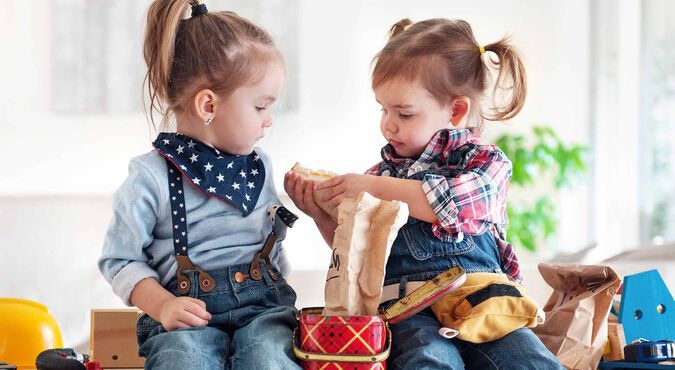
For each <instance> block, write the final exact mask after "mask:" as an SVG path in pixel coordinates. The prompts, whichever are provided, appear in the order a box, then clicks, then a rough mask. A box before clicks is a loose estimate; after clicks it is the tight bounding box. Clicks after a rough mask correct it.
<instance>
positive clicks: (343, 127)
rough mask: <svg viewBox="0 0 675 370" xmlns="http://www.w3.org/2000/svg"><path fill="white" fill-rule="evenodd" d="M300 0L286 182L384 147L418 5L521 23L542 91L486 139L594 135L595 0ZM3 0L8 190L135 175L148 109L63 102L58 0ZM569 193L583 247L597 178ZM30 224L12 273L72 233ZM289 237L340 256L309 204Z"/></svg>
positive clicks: (294, 254)
mask: <svg viewBox="0 0 675 370" xmlns="http://www.w3.org/2000/svg"><path fill="white" fill-rule="evenodd" d="M299 1H300V13H301V18H300V19H301V24H300V30H301V32H300V38H301V39H300V55H299V57H298V60H299V61H300V70H301V75H300V109H299V110H298V111H297V112H293V113H287V114H284V115H281V116H279V117H278V118H277V120H276V122H275V124H274V126H273V127H272V128H271V129H270V131H269V133H268V135H267V137H266V138H265V139H263V141H262V142H261V144H260V145H261V146H262V147H263V148H265V149H266V150H267V151H268V152H269V153H271V154H272V158H273V161H274V166H275V174H274V175H275V180H276V183H277V184H278V185H277V186H278V190H279V191H280V192H282V191H283V188H282V186H281V182H282V178H283V174H284V172H285V171H286V170H287V169H289V168H290V167H291V166H292V165H293V163H294V162H295V161H301V162H302V163H303V164H304V165H306V166H309V167H318V168H326V169H331V170H333V171H337V172H347V171H352V172H362V171H363V170H364V169H366V168H367V167H369V166H370V165H372V164H374V163H375V162H377V161H378V159H379V149H380V147H381V146H382V145H383V144H384V141H383V139H382V138H381V137H380V134H379V131H378V119H379V107H378V106H377V105H376V103H375V101H374V98H373V94H372V91H371V89H370V81H369V66H370V61H371V58H372V57H373V55H374V54H375V53H376V52H377V51H378V50H379V48H381V47H382V46H383V45H384V43H385V36H386V33H387V31H388V29H389V27H390V26H391V24H393V23H394V22H396V21H398V20H399V19H401V18H404V17H410V18H412V19H413V20H421V19H425V18H430V17H448V18H463V19H465V20H467V21H469V23H471V25H472V26H473V28H474V32H475V34H476V38H477V39H478V40H479V42H481V43H483V44H486V43H489V42H492V41H495V40H496V39H498V38H499V37H501V36H502V35H504V34H507V33H510V34H512V35H513V41H514V43H515V44H516V45H517V46H518V47H519V48H520V49H521V51H522V52H523V54H524V55H525V57H526V60H527V69H528V75H529V97H528V102H527V105H526V107H525V109H524V110H523V112H522V113H521V114H520V115H519V116H518V117H517V118H516V119H515V120H513V122H512V123H511V124H510V127H508V128H506V127H502V126H499V125H496V124H493V125H490V126H488V128H487V130H486V134H485V136H486V139H490V138H494V137H495V136H496V135H498V134H499V133H500V132H503V131H504V130H515V131H524V130H525V129H526V128H527V127H529V126H531V125H534V124H549V125H551V126H552V127H554V128H555V129H556V130H557V131H558V133H559V134H560V135H561V136H562V137H563V138H564V139H566V140H569V141H573V142H577V143H582V144H589V139H588V136H589V122H588V116H589V115H588V90H589V89H588V86H589V79H590V74H589V65H590V62H589V49H590V47H589V24H588V23H589V1H588V0H574V1H562V0H560V1H544V2H542V1H538V0H527V1H520V0H510V1H498V0H494V1H472V2H467V1H448V0H438V1H416V2H412V3H411V2H410V1H403V0H394V1H384V0H378V1H367V2H364V1H358V0H347V1H339V2H335V1H313V0H299ZM2 5H3V6H2V7H0V55H1V57H0V81H2V82H0V142H1V143H0V165H1V168H2V169H3V170H4V175H3V177H2V180H0V199H2V198H1V197H2V196H10V197H21V196H34V195H72V196H76V197H84V198H86V197H88V196H93V197H107V196H109V195H110V194H111V193H112V192H113V191H114V190H115V188H116V187H117V186H118V185H119V184H120V183H121V181H122V180H123V179H124V177H125V175H126V166H127V163H128V160H129V158H130V157H132V156H134V155H137V154H139V153H142V152H144V151H147V150H149V148H150V145H149V143H150V141H151V140H152V138H153V135H154V134H151V133H150V132H149V130H148V125H147V123H146V121H145V118H144V116H143V115H142V114H140V113H139V114H136V115H124V116H103V115H81V116H68V115H56V114H53V113H51V112H50V111H49V102H50V96H49V91H50V89H49V83H50V78H49V74H50V67H49V66H50V64H49V63H50V55H51V54H50V48H53V47H58V45H51V44H50V40H51V39H50V35H49V29H50V28H49V22H50V19H49V1H48V0H33V1H30V2H28V1H13V2H3V4H2ZM243 15H244V16H245V15H246V14H243ZM139 53H140V50H139ZM139 95H140V94H139ZM97 199H98V198H97ZM558 204H559V212H560V217H561V220H562V222H561V228H560V234H561V237H560V240H559V245H561V246H564V247H567V248H570V249H576V248H579V247H581V246H583V245H585V244H587V243H589V242H590V238H591V236H590V235H591V234H590V231H589V227H588V224H589V222H588V221H589V212H588V206H587V205H588V204H589V203H588V196H587V189H586V188H584V187H581V188H580V189H579V190H577V191H575V192H574V193H564V194H562V195H561V197H560V199H559V200H558ZM101 214H104V215H105V212H101ZM13 217H14V216H13V215H12V214H0V222H1V223H8V221H11V220H13ZM73 222H78V223H79V224H78V227H79V228H81V229H83V230H86V229H88V227H89V222H88V221H87V218H86V217H77V218H74V221H73ZM16 227H17V228H23V230H18V231H17V232H14V233H12V235H13V237H12V239H14V238H15V237H16V238H18V239H16V240H11V243H13V244H14V245H16V246H20V248H19V251H14V252H13V253H12V255H11V258H13V260H12V261H11V262H12V264H10V267H9V270H7V268H3V269H2V270H0V279H1V280H6V279H7V277H8V276H10V275H11V274H12V273H13V272H15V271H18V270H20V269H21V268H22V264H24V263H26V261H27V260H28V257H30V256H33V257H34V258H33V259H32V263H36V264H38V265H39V264H42V263H44V264H47V263H48V261H47V260H46V259H45V258H43V257H41V256H49V255H51V254H52V253H53V251H55V250H57V249H58V247H59V246H58V243H65V242H66V241H63V240H61V241H56V240H51V239H50V238H49V236H50V235H51V234H53V233H54V230H53V229H50V227H53V225H35V224H31V223H30V222H28V223H25V224H23V223H22V224H16ZM22 234H32V235H43V237H42V238H41V239H40V240H42V241H43V242H41V243H36V242H34V241H33V239H26V240H23V239H21V237H20V236H21V235H22ZM102 238H103V235H102V234H101V235H100V239H101V240H102ZM0 240H1V238H0ZM87 240H89V242H88V243H89V244H88V245H87V246H86V248H91V249H93V250H97V249H98V248H100V245H101V243H100V240H99V241H92V240H91V238H89V239H87ZM9 244H10V243H8V244H4V243H3V245H2V246H0V251H1V252H0V253H2V257H0V259H5V258H6V256H7V255H8V254H6V250H7V248H10V247H11V246H10V245H9ZM287 247H288V251H289V254H290V259H291V261H292V264H293V266H294V267H295V268H296V269H298V270H311V269H324V268H325V266H326V264H327V262H328V259H329V253H328V252H329V251H328V248H326V247H325V246H324V244H323V242H322V240H321V238H320V236H319V234H318V232H316V230H314V227H313V225H312V223H311V220H309V219H307V218H301V220H300V221H299V222H298V223H297V224H296V227H295V228H294V229H293V230H292V232H290V233H289V237H288V241H287ZM90 251H91V250H89V252H90ZM87 255H88V256H89V257H90V260H89V261H83V266H84V265H86V266H92V265H93V263H94V262H95V259H94V257H91V256H92V254H91V253H88V254H87ZM94 255H95V253H94ZM92 267H93V266H92ZM57 273H58V272H57ZM88 273H89V272H88ZM87 276H88V275H87ZM81 283H82V284H83V285H86V284H87V282H86V281H84V280H83V281H82V282H81ZM30 286H31V287H37V286H39V285H36V284H31V285H30ZM3 295H5V296H6V295H15V296H36V295H35V294H32V293H29V292H25V291H23V290H22V287H21V286H13V287H9V288H8V287H2V290H0V296H3ZM37 296H40V295H37ZM105 302H108V300H107V298H106V300H105ZM70 335H71V336H70V337H69V338H70V339H71V342H72V341H75V339H73V338H76V335H75V334H70Z"/></svg>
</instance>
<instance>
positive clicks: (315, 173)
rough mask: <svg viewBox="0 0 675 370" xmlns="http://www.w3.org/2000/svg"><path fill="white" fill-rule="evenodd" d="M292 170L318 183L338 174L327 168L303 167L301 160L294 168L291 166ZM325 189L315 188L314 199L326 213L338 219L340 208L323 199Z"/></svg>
mask: <svg viewBox="0 0 675 370" xmlns="http://www.w3.org/2000/svg"><path fill="white" fill-rule="evenodd" d="M291 171H293V172H295V173H297V174H299V175H302V177H304V178H305V179H307V180H312V181H314V182H316V183H319V182H324V181H326V180H328V179H330V178H331V177H333V176H337V175H338V174H337V173H335V172H330V171H325V170H312V169H309V168H305V167H303V166H302V165H301V164H300V162H296V163H295V165H294V166H293V168H291ZM324 191H325V190H318V191H317V190H315V191H314V201H315V202H316V204H317V205H318V206H319V207H321V209H323V210H324V211H325V212H326V213H328V214H329V215H330V216H331V217H333V218H334V219H335V220H337V216H338V210H337V208H333V207H330V206H329V205H328V204H327V203H325V202H322V201H321V196H320V194H321V193H322V192H324Z"/></svg>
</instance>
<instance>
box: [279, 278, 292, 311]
mask: <svg viewBox="0 0 675 370" xmlns="http://www.w3.org/2000/svg"><path fill="white" fill-rule="evenodd" d="M274 286H275V288H276V291H277V302H278V303H279V305H280V306H295V300H296V299H297V295H296V294H295V290H293V288H292V287H291V286H290V285H288V283H286V280H283V279H282V280H278V281H276V282H275V283H274Z"/></svg>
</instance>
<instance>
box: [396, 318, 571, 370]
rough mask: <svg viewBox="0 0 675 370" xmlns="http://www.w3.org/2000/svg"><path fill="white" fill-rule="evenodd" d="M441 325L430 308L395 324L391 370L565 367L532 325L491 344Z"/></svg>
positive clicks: (541, 369)
mask: <svg viewBox="0 0 675 370" xmlns="http://www.w3.org/2000/svg"><path fill="white" fill-rule="evenodd" d="M440 327H441V324H440V323H439V322H438V320H436V317H435V316H434V314H433V312H431V310H430V309H426V310H424V311H422V312H420V313H418V314H417V315H415V316H413V317H411V318H409V319H407V320H404V321H401V322H400V323H398V324H396V325H392V326H391V332H392V337H393V338H394V341H393V343H392V351H391V355H390V356H389V359H388V360H387V368H388V369H393V370H397V369H415V370H422V369H465V368H466V369H479V370H492V369H500V370H505V369H514V370H516V369H517V370H524V369H532V370H548V369H560V370H564V369H565V368H564V367H563V366H562V365H560V363H559V362H558V360H557V359H556V358H555V356H553V354H552V353H551V352H549V350H548V349H546V347H545V346H544V344H543V343H542V342H541V341H540V340H539V338H537V336H536V335H534V333H533V332H532V331H531V330H530V329H528V328H520V329H518V330H515V331H513V332H511V333H510V334H508V335H506V336H504V337H502V338H500V339H497V340H495V341H492V342H488V343H481V344H476V343H470V342H466V341H463V340H460V339H457V338H454V339H446V338H444V337H441V336H440V335H439V334H438V329H439V328H440Z"/></svg>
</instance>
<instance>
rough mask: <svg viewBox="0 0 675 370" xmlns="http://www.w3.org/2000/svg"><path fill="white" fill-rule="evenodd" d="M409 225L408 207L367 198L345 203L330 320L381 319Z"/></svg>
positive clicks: (332, 273)
mask: <svg viewBox="0 0 675 370" xmlns="http://www.w3.org/2000/svg"><path fill="white" fill-rule="evenodd" d="M407 219H408V208H407V206H406V204H405V203H401V202H397V201H384V200H380V199H377V198H375V197H373V196H372V195H370V194H368V193H366V192H362V193H361V194H359V195H358V196H357V197H356V198H345V199H344V200H343V201H342V202H341V203H340V206H339V207H338V227H337V229H336V230H335V237H334V239H333V255H332V258H331V264H330V268H329V270H328V276H327V278H326V290H325V295H326V306H325V308H324V311H323V314H324V315H327V316H334V315H336V316H354V315H359V316H361V315H377V313H378V306H379V304H380V296H381V295H382V282H383V281H384V269H385V265H386V262H387V257H388V256H389V250H390V249H391V245H392V244H393V243H394V239H396V235H397V234H398V230H399V229H400V228H401V227H402V226H403V224H404V223H405V222H406V220H407Z"/></svg>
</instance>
